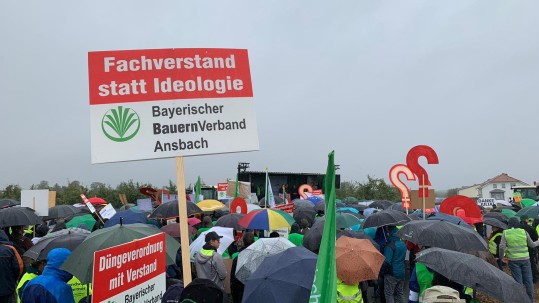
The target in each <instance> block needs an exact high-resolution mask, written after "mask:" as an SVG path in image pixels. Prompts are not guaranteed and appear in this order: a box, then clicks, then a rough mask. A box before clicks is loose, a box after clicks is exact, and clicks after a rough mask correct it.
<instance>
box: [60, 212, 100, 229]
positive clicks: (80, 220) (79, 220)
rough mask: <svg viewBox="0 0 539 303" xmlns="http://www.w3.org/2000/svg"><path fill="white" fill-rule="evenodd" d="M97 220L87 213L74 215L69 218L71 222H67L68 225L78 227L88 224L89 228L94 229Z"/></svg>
mask: <svg viewBox="0 0 539 303" xmlns="http://www.w3.org/2000/svg"><path fill="white" fill-rule="evenodd" d="M95 222H96V221H95V219H94V217H93V216H92V215H90V214H86V215H82V216H76V217H73V219H71V220H69V222H67V223H66V227H77V226H79V225H80V224H86V225H87V226H88V228H90V230H92V229H93V228H94V225H95Z"/></svg>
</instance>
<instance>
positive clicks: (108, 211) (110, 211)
mask: <svg viewBox="0 0 539 303" xmlns="http://www.w3.org/2000/svg"><path fill="white" fill-rule="evenodd" d="M99 214H100V215H101V218H103V219H110V218H112V216H114V215H115V214H116V210H115V209H114V207H113V206H112V204H110V203H109V204H107V206H105V207H103V209H101V210H100V211H99Z"/></svg>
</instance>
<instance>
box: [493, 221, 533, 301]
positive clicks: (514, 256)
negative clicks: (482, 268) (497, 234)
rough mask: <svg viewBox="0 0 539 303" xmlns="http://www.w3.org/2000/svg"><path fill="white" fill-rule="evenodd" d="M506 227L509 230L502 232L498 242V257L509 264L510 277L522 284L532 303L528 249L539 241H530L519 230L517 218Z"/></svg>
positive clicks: (527, 236)
mask: <svg viewBox="0 0 539 303" xmlns="http://www.w3.org/2000/svg"><path fill="white" fill-rule="evenodd" d="M508 225H509V229H507V230H504V232H503V235H502V239H501V240H500V251H499V257H500V258H503V259H502V260H503V262H504V263H508V264H509V269H510V270H511V275H512V276H513V278H514V279H515V280H516V281H517V282H518V283H521V284H524V286H525V287H526V292H527V293H528V297H529V298H530V302H534V300H533V292H534V289H533V277H532V268H531V263H530V255H529V253H528V247H537V246H539V240H537V241H536V242H533V241H532V239H531V238H530V235H529V234H528V233H527V232H526V231H525V230H524V229H522V228H521V225H520V222H519V219H518V218H517V217H511V218H510V219H509V224H508Z"/></svg>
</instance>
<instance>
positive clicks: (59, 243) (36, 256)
mask: <svg viewBox="0 0 539 303" xmlns="http://www.w3.org/2000/svg"><path fill="white" fill-rule="evenodd" d="M64 231H65V232H64ZM89 234H90V232H88V233H78V232H73V231H71V230H68V229H64V230H61V231H58V232H55V233H54V236H51V237H46V238H42V239H41V240H40V241H39V242H38V243H37V244H36V245H34V246H32V247H30V249H29V250H27V251H26V252H25V253H24V256H25V257H28V258H30V259H32V260H46V259H47V255H48V254H49V252H50V251H51V250H53V249H55V248H67V249H69V250H70V251H73V250H75V248H77V246H79V244H81V243H82V241H84V239H86V237H87V236H88V235H89Z"/></svg>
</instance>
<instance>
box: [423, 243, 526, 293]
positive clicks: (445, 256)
mask: <svg viewBox="0 0 539 303" xmlns="http://www.w3.org/2000/svg"><path fill="white" fill-rule="evenodd" d="M416 262H421V263H423V264H425V265H426V266H427V267H428V268H430V269H432V270H434V271H436V272H437V273H439V274H441V275H442V276H444V277H446V278H448V279H449V280H451V281H454V282H457V283H459V284H462V285H464V286H467V287H470V288H473V289H475V290H479V291H481V292H484V293H486V294H487V295H490V296H492V297H495V298H497V299H499V300H501V301H502V302H529V298H528V295H527V294H526V290H525V289H524V286H523V285H522V284H519V283H517V282H516V281H515V280H514V279H513V278H512V277H511V276H509V275H507V274H506V273H504V272H503V271H501V270H499V269H498V268H496V267H495V266H492V265H491V264H489V263H488V262H486V261H485V260H483V259H481V258H478V257H476V256H472V255H469V254H465V253H461V252H456V251H451V250H446V249H441V248H429V249H426V250H424V251H421V252H419V253H418V254H417V255H416Z"/></svg>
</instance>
